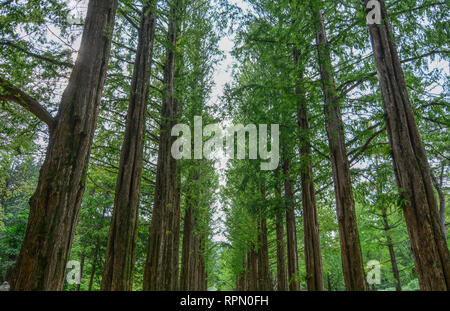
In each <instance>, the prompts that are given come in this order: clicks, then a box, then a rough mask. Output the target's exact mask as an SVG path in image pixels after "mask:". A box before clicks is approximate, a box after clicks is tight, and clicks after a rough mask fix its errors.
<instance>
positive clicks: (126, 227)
mask: <svg viewBox="0 0 450 311" xmlns="http://www.w3.org/2000/svg"><path fill="white" fill-rule="evenodd" d="M155 6H156V2H155V1H146V2H145V5H144V7H143V8H142V15H141V25H140V29H139V39H138V47H137V52H136V59H135V64H134V72H133V82H132V84H131V93H130V103H129V106H128V114H127V122H126V127H125V136H124V140H123V144H122V150H121V155H120V165H119V173H118V176H117V184H116V191H115V199H114V211H113V216H112V219H111V226H110V231H109V239H108V247H107V251H106V261H105V269H104V270H103V278H102V286H101V288H102V290H109V291H111V290H120V291H130V290H132V288H133V270H134V257H135V247H136V231H137V226H138V217H139V195H140V186H141V176H142V165H143V163H142V157H143V149H144V138H145V115H146V110H147V100H148V91H149V87H150V70H151V64H152V55H153V40H154V35H155V15H154V11H155Z"/></svg>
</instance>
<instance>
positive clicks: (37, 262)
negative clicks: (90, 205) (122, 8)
mask: <svg viewBox="0 0 450 311" xmlns="http://www.w3.org/2000/svg"><path fill="white" fill-rule="evenodd" d="M116 9H117V0H112V1H89V6H88V11H87V17H86V23H85V26H84V31H83V37H82V40H81V46H80V51H79V53H78V59H77V61H76V63H75V66H74V68H73V71H72V74H71V76H70V79H69V84H68V86H67V88H66V90H65V91H64V94H63V96H62V100H61V105H60V107H59V111H58V115H57V117H56V119H55V120H56V124H55V125H54V128H52V129H51V130H50V140H49V145H48V148H47V153H46V157H45V160H44V164H43V165H42V167H41V170H40V176H39V181H38V185H37V188H36V192H35V193H34V194H33V196H32V197H31V199H30V216H29V219H28V226H27V231H26V234H25V239H24V242H23V244H22V249H21V251H20V255H19V257H18V259H17V263H16V268H15V271H14V275H13V277H12V279H11V280H10V283H11V289H12V290H61V289H62V288H63V285H64V277H65V269H66V263H67V260H68V258H69V255H70V249H71V246H72V241H73V237H74V234H75V228H76V225H77V222H78V216H79V210H80V205H81V200H82V198H83V194H84V189H85V181H86V172H87V167H88V160H89V155H90V150H91V145H92V140H93V136H94V131H95V126H96V121H97V115H98V112H99V107H100V99H101V96H102V92H103V86H104V83H105V78H106V69H107V65H108V60H109V52H110V46H111V34H112V31H113V25H114V20H115V13H116Z"/></svg>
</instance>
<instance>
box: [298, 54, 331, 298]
mask: <svg viewBox="0 0 450 311" xmlns="http://www.w3.org/2000/svg"><path fill="white" fill-rule="evenodd" d="M293 57H294V65H295V67H296V69H297V70H298V71H299V74H298V77H297V81H296V88H295V93H296V95H297V101H298V106H299V107H298V113H297V120H298V125H299V127H300V153H301V157H302V159H301V167H300V177H301V183H302V205H303V225H304V232H305V236H304V241H305V261H306V273H307V281H306V282H307V286H308V290H323V289H324V287H323V272H322V255H321V252H320V236H319V222H318V219H317V208H316V197H315V189H314V175H313V166H312V150H311V139H310V138H309V135H310V129H309V121H308V111H307V107H306V103H307V100H306V94H305V87H304V85H303V66H301V67H300V64H299V58H300V51H299V50H298V49H297V48H295V49H294V52H293Z"/></svg>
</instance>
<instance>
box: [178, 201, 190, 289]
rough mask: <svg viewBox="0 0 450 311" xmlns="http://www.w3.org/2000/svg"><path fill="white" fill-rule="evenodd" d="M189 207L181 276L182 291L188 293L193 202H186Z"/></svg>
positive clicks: (185, 217)
mask: <svg viewBox="0 0 450 311" xmlns="http://www.w3.org/2000/svg"><path fill="white" fill-rule="evenodd" d="M186 203H187V204H186V205H187V207H186V210H185V213H184V224H183V246H182V250H181V275H180V290H182V291H187V290H189V289H190V276H191V261H192V256H193V254H192V239H193V224H192V222H193V217H192V206H191V204H192V202H189V199H188V200H187V202H186Z"/></svg>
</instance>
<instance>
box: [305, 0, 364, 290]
mask: <svg viewBox="0 0 450 311" xmlns="http://www.w3.org/2000/svg"><path fill="white" fill-rule="evenodd" d="M317 5H318V3H315V4H312V13H313V17H314V18H315V26H316V44H317V52H318V62H319V65H320V76H321V82H322V91H323V95H324V99H325V106H324V111H325V123H326V130H327V135H328V142H329V148H330V159H331V166H332V170H333V181H334V191H335V197H336V211H337V217H338V223H339V238H340V242H341V258H342V268H343V272H344V280H345V286H346V288H347V290H365V289H366V286H365V282H366V280H365V275H364V264H363V259H362V253H361V244H360V241H359V234H358V226H357V224H356V213H355V202H354V198H353V190H352V184H351V180H350V166H349V161H348V158H347V149H346V146H345V134H344V128H343V125H342V116H341V109H340V105H339V98H338V96H337V92H336V85H335V81H334V76H333V70H332V63H331V55H330V46H329V43H328V40H327V35H326V30H325V25H324V21H323V17H322V13H321V12H320V9H319V8H318V6H317Z"/></svg>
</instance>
